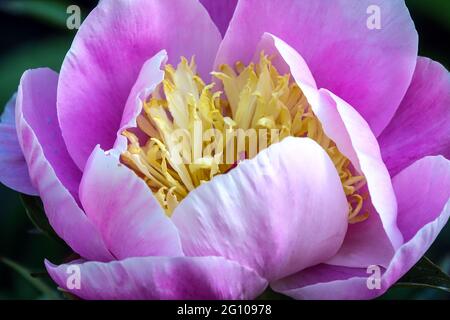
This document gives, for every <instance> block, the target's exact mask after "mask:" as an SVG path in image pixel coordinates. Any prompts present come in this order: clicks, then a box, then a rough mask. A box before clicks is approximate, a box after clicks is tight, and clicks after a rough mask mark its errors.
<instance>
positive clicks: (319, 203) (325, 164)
mask: <svg viewBox="0 0 450 320" xmlns="http://www.w3.org/2000/svg"><path fill="white" fill-rule="evenodd" d="M347 213H348V205H347V200H346V198H345V195H344V192H343V189H342V185H341V182H340V180H339V177H338V174H337V172H336V169H335V167H334V165H333V163H332V161H331V159H330V158H329V157H328V155H327V154H326V152H325V151H324V150H323V149H322V148H321V147H320V146H319V145H318V144H317V143H316V142H314V141H313V140H310V139H308V138H292V137H288V138H285V139H284V140H283V141H282V142H280V143H277V144H274V145H272V146H270V147H269V148H267V149H265V150H262V151H260V152H259V153H258V155H257V156H256V157H255V158H253V159H251V160H246V161H243V162H241V163H240V164H239V165H238V166H237V167H236V168H234V169H233V170H231V171H230V172H229V173H227V174H223V175H219V176H216V177H214V178H213V179H212V180H211V181H209V182H207V183H205V184H202V185H201V186H200V187H198V188H197V189H195V190H193V191H191V192H190V193H189V195H188V196H187V197H186V198H185V199H184V200H183V201H182V202H181V203H180V204H179V205H178V207H177V208H176V209H175V212H174V214H173V217H172V219H173V221H174V223H175V225H176V226H177V227H178V230H179V233H180V237H181V242H182V246H183V250H184V252H185V253H186V255H189V256H208V255H214V256H224V257H226V258H228V259H230V260H235V261H238V262H239V263H240V264H242V265H245V266H247V267H250V268H252V269H254V270H256V271H257V272H258V273H259V274H260V275H262V276H263V277H265V278H266V279H269V280H273V279H277V278H280V277H283V276H287V275H289V274H291V273H294V272H296V271H299V270H301V269H304V268H307V267H309V266H311V265H315V264H317V263H320V262H323V261H325V260H327V259H329V258H330V257H331V256H333V255H334V254H335V253H336V251H337V250H338V249H339V247H340V246H341V244H342V240H343V238H344V235H345V232H346V229H347Z"/></svg>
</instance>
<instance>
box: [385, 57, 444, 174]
mask: <svg viewBox="0 0 450 320" xmlns="http://www.w3.org/2000/svg"><path fill="white" fill-rule="evenodd" d="M449 106H450V75H449V73H448V71H447V70H446V69H445V68H444V67H443V66H442V65H440V64H439V63H437V62H434V61H432V60H430V59H428V58H422V57H419V59H418V60H417V66H416V70H415V72H414V77H413V80H412V82H411V85H410V87H409V89H408V92H407V93H406V95H405V97H404V98H403V101H402V103H401V104H400V107H399V109H398V110H397V113H396V114H395V116H394V118H393V119H392V121H391V123H390V124H389V126H388V127H387V128H386V129H385V130H384V131H383V133H382V134H381V136H380V137H379V139H378V141H379V142H380V147H381V153H382V155H383V159H384V161H385V163H386V165H387V167H388V169H389V171H390V173H391V175H392V176H394V175H396V174H397V173H398V172H399V171H401V170H402V169H403V168H405V167H407V166H409V165H410V164H411V163H413V162H414V161H416V160H417V159H420V158H422V157H424V156H429V155H443V156H445V157H446V158H450V125H449V123H450V107H449Z"/></svg>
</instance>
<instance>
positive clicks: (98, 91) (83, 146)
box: [58, 0, 221, 169]
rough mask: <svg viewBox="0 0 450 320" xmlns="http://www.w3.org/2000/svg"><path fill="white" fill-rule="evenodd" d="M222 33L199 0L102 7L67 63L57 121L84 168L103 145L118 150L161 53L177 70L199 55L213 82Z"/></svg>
mask: <svg viewBox="0 0 450 320" xmlns="http://www.w3.org/2000/svg"><path fill="white" fill-rule="evenodd" d="M220 39H221V36H220V33H219V31H218V30H217V27H216V26H215V25H214V23H213V22H212V21H211V19H210V17H209V16H208V13H207V11H206V10H205V9H204V8H203V6H202V5H201V4H200V3H198V2H197V1H185V0H173V1H165V0H154V1H147V0H133V1H126V0H116V1H101V2H100V3H99V5H98V6H97V8H95V9H94V10H93V11H92V12H91V14H90V15H89V16H88V17H87V19H86V20H85V22H84V23H83V25H82V26H81V28H80V30H79V32H78V33H77V35H76V37H75V40H74V42H73V44H72V47H71V49H70V51H69V53H68V54H67V56H66V59H65V61H64V63H63V66H62V69H61V76H60V84H59V87H58V116H59V120H60V123H61V128H62V132H63V136H64V139H65V141H66V143H67V147H68V149H69V153H70V155H71V156H72V158H73V159H74V161H75V163H76V164H77V165H78V167H79V168H81V169H83V168H84V165H85V163H86V161H87V159H88V157H89V155H90V154H91V152H92V151H93V149H94V148H95V146H96V145H97V144H101V146H102V148H103V149H105V150H107V149H109V148H111V147H112V146H113V144H114V141H115V138H116V133H117V130H118V129H119V126H120V122H121V118H122V114H123V110H124V107H125V103H126V101H127V98H128V96H129V93H130V90H131V88H132V86H133V84H134V83H135V82H136V78H137V76H138V74H139V70H140V69H141V67H142V65H143V64H144V62H145V61H146V60H148V59H149V58H151V57H152V56H154V55H155V54H156V53H157V52H159V51H160V50H162V49H166V50H167V52H168V54H169V62H170V63H178V62H179V60H180V56H186V57H188V58H190V57H191V56H193V55H195V57H196V60H197V62H198V68H199V70H198V71H199V72H200V74H201V75H202V76H204V77H205V76H207V75H208V74H209V72H210V71H211V69H212V65H213V60H214V56H215V54H216V51H217V48H218V46H219V43H220Z"/></svg>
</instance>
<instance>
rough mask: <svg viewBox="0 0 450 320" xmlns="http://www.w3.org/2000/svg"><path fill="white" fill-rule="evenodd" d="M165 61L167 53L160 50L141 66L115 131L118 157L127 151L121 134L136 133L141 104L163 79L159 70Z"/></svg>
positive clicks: (162, 73) (126, 140) (162, 74)
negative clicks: (118, 127) (132, 131)
mask: <svg viewBox="0 0 450 320" xmlns="http://www.w3.org/2000/svg"><path fill="white" fill-rule="evenodd" d="M166 61H167V52H166V51H165V50H162V51H160V52H159V53H157V54H156V55H155V56H154V57H152V58H151V59H149V60H147V61H146V62H145V63H144V65H143V66H142V69H141V72H140V73H139V76H138V78H137V80H136V83H135V84H134V86H133V88H132V89H131V93H130V96H129V97H128V100H127V103H126V105H125V110H124V112H123V116H122V121H121V124H120V129H119V130H118V131H117V139H116V142H115V144H114V149H115V150H114V151H115V152H117V154H119V155H120V154H122V153H123V152H124V151H125V150H127V146H128V139H127V138H126V137H125V136H123V135H122V133H123V132H124V131H125V130H127V129H133V130H134V131H136V130H135V129H136V128H137V117H138V116H139V115H140V114H141V112H142V106H143V103H144V102H145V101H146V100H147V98H148V97H149V95H150V94H151V93H153V91H154V90H155V88H156V86H158V85H159V84H160V83H161V82H162V81H163V79H164V71H163V70H162V69H161V68H162V65H163V64H164V63H165V62H166ZM135 133H139V132H135ZM147 139H148V138H147Z"/></svg>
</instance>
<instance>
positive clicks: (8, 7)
mask: <svg viewBox="0 0 450 320" xmlns="http://www.w3.org/2000/svg"><path fill="white" fill-rule="evenodd" d="M69 5H70V4H69V3H67V2H66V1H61V0H58V1H55V0H33V1H29V0H14V1H4V2H3V1H2V3H1V4H0V10H1V11H3V12H6V13H9V14H14V15H24V16H29V17H32V18H35V19H37V20H39V21H43V22H46V23H49V24H52V25H54V26H57V27H60V28H66V21H67V17H68V15H67V7H68V6H69Z"/></svg>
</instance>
